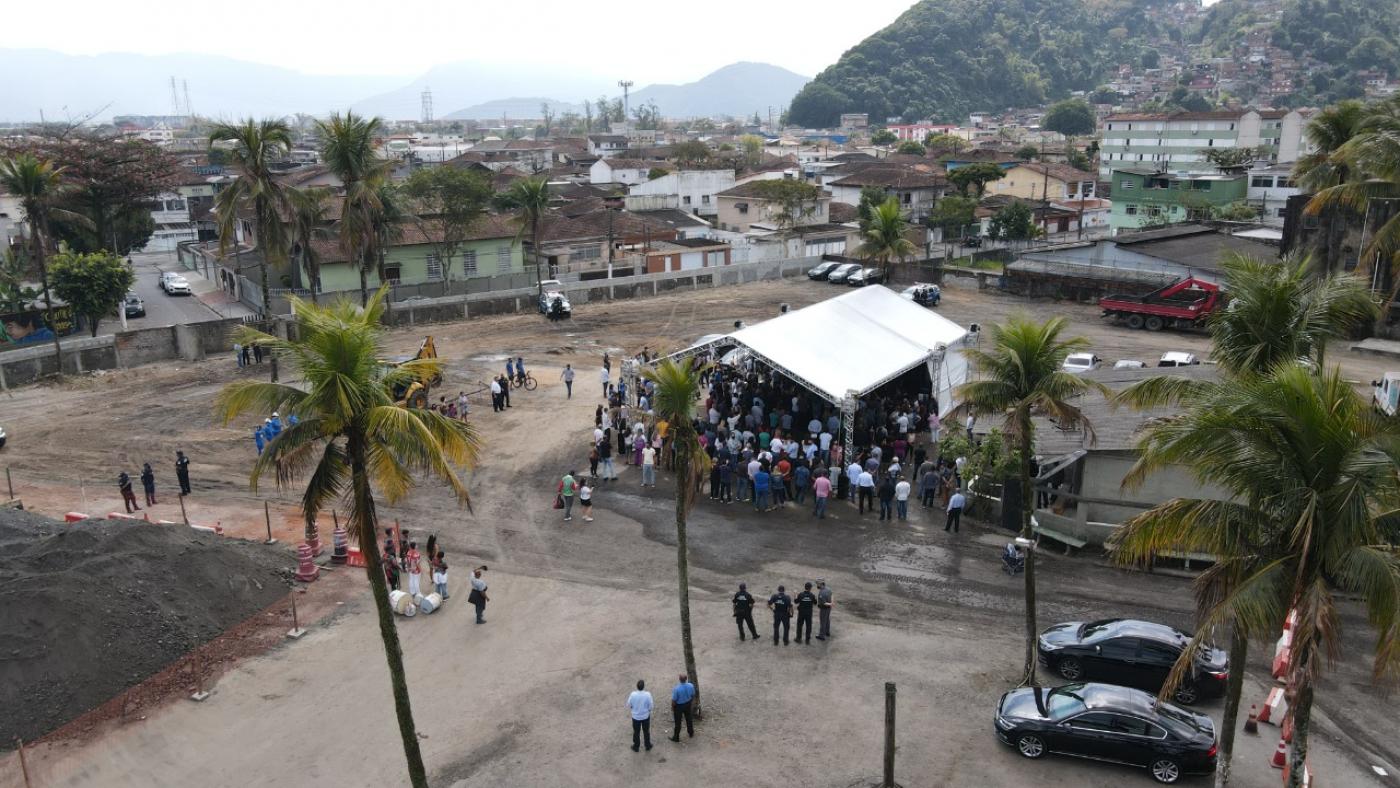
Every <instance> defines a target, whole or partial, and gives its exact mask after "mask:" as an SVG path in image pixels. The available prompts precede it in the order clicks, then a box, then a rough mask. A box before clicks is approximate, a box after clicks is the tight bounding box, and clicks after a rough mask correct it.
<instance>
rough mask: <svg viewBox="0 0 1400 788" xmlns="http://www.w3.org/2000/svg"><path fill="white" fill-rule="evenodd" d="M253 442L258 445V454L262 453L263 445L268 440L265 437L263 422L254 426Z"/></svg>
mask: <svg viewBox="0 0 1400 788" xmlns="http://www.w3.org/2000/svg"><path fill="white" fill-rule="evenodd" d="M253 443H254V444H255V445H256V446H257V447H258V454H262V450H263V446H264V445H265V443H266V441H265V440H264V439H263V428H262V425H261V424H259V425H258V426H256V427H254V428H253Z"/></svg>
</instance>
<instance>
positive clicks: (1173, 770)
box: [1148, 758, 1181, 785]
mask: <svg viewBox="0 0 1400 788" xmlns="http://www.w3.org/2000/svg"><path fill="white" fill-rule="evenodd" d="M1148 770H1149V771H1151V772H1152V779H1154V780H1156V781H1157V782H1159V783H1164V784H1166V785H1171V784H1172V783H1174V782H1176V781H1177V780H1180V779H1181V765H1180V764H1178V763H1177V762H1176V761H1174V760H1172V759H1171V758H1157V759H1155V760H1153V761H1152V765H1151V766H1149V767H1148Z"/></svg>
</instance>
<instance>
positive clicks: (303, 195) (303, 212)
mask: <svg viewBox="0 0 1400 788" xmlns="http://www.w3.org/2000/svg"><path fill="white" fill-rule="evenodd" d="M330 197H331V193H330V190H329V189H297V188H295V187H293V188H289V189H287V201H288V202H289V203H290V204H291V208H292V238H291V241H292V246H293V247H294V248H295V249H296V250H297V257H298V258H299V259H300V261H301V267H302V269H303V270H304V271H305V272H306V282H307V289H309V290H310V291H311V303H313V304H315V303H319V302H320V299H319V297H318V295H317V292H316V291H317V288H318V286H319V284H320V282H321V258H320V254H319V253H317V251H316V242H317V241H322V240H325V239H327V238H330V237H331V234H330V231H329V230H327V229H326V225H327V224H329V222H330V220H329V216H328V215H329V213H330V205H329V202H330Z"/></svg>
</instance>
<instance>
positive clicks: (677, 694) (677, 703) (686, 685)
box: [671, 673, 695, 741]
mask: <svg viewBox="0 0 1400 788" xmlns="http://www.w3.org/2000/svg"><path fill="white" fill-rule="evenodd" d="M694 702H695V685H694V684H691V683H690V681H689V680H688V679H687V678H686V675H685V674H684V673H682V674H681V677H680V681H679V682H678V683H677V684H676V687H675V689H673V690H671V716H672V718H673V719H674V725H673V727H672V729H671V741H680V740H681V717H685V732H686V734H688V735H689V737H690V738H692V739H693V738H695V721H694V720H693V719H692V718H691V714H690V709H691V707H692V706H693V705H694Z"/></svg>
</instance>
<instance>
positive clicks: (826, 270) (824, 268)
mask: <svg viewBox="0 0 1400 788" xmlns="http://www.w3.org/2000/svg"><path fill="white" fill-rule="evenodd" d="M838 265H840V263H834V262H831V261H829V260H828V261H827V262H825V263H818V264H817V266H816V267H815V268H810V269H808V271H807V278H808V279H811V280H813V281H816V282H820V281H821V280H823V279H825V278H827V276H829V275H830V274H831V272H832V271H833V270H835V268H836V266H838Z"/></svg>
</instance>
